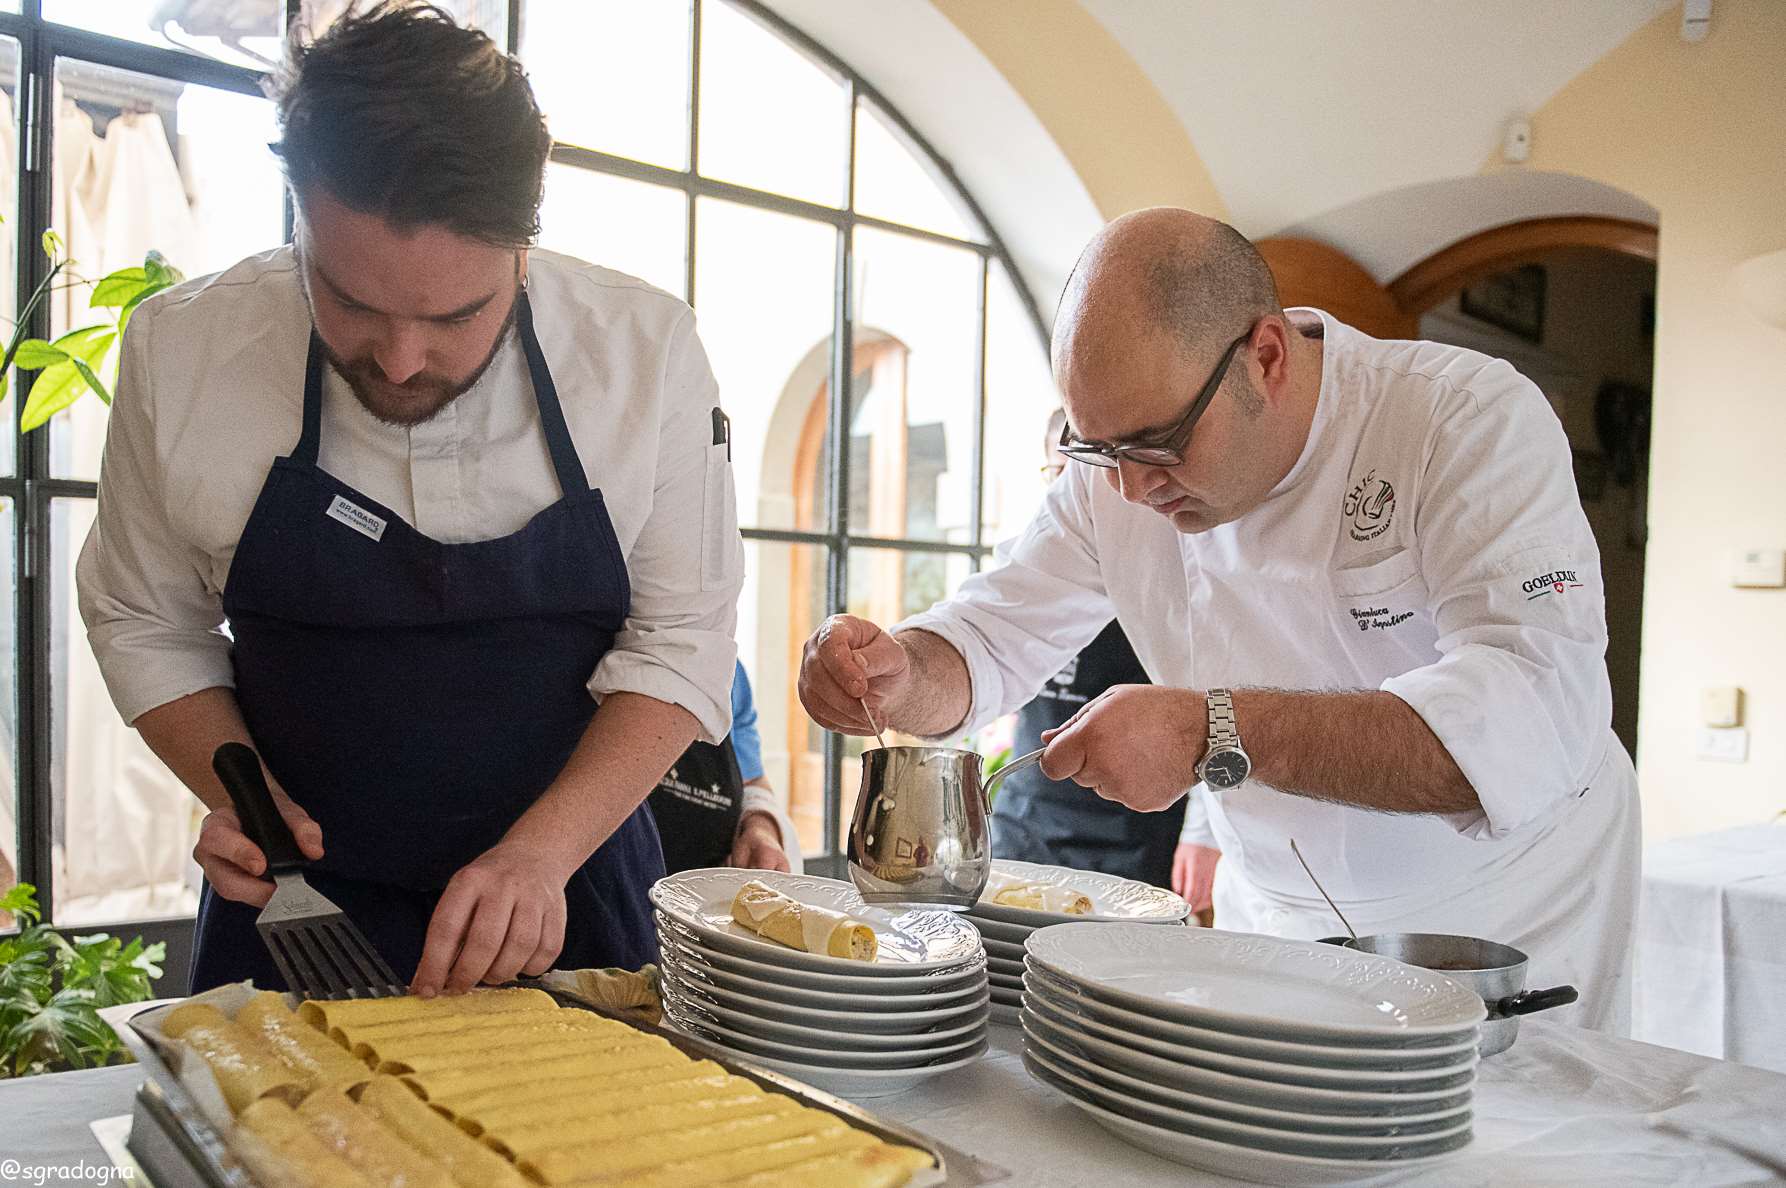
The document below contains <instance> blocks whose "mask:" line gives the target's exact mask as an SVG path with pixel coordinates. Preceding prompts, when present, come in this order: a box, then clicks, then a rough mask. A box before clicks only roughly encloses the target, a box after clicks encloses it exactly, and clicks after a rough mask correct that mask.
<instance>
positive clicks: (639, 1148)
mask: <svg viewBox="0 0 1786 1188" xmlns="http://www.w3.org/2000/svg"><path fill="white" fill-rule="evenodd" d="M779 1104H780V1108H779V1109H777V1110H775V1111H774V1112H766V1113H761V1114H751V1115H748V1116H746V1117H743V1118H728V1119H726V1120H725V1121H723V1122H714V1123H711V1124H709V1125H706V1126H697V1127H691V1128H689V1129H686V1130H666V1131H662V1132H660V1133H658V1134H651V1135H644V1136H642V1137H636V1138H623V1139H616V1140H613V1141H610V1142H600V1143H589V1144H587V1145H585V1146H580V1147H559V1148H557V1149H556V1150H552V1151H547V1152H546V1153H544V1154H542V1155H539V1156H537V1157H535V1158H532V1159H523V1160H522V1161H521V1170H522V1171H523V1172H526V1173H527V1174H529V1175H532V1176H534V1177H535V1178H536V1179H539V1180H541V1181H543V1182H544V1183H547V1184H565V1183H569V1182H571V1181H573V1180H582V1179H595V1178H598V1177H603V1176H620V1175H625V1174H627V1173H629V1172H636V1171H645V1170H647V1169H649V1168H653V1167H656V1166H657V1165H658V1164H660V1163H664V1162H666V1160H667V1158H675V1159H678V1160H688V1159H696V1158H699V1157H700V1156H702V1155H723V1154H727V1153H731V1152H735V1151H737V1150H739V1149H741V1148H746V1147H753V1146H759V1145H761V1144H764V1143H772V1142H774V1141H775V1140H776V1139H784V1138H797V1137H799V1136H800V1135H803V1134H814V1133H822V1132H826V1131H843V1130H847V1129H848V1127H847V1126H845V1125H844V1124H843V1123H842V1122H840V1121H838V1119H837V1118H835V1117H834V1116H832V1115H830V1114H827V1113H824V1112H822V1111H820V1110H809V1109H807V1108H806V1107H804V1106H801V1105H798V1104H796V1103H795V1102H794V1101H793V1100H792V1099H791V1098H783V1099H781V1103H779ZM758 1170H761V1169H760V1168H757V1167H752V1166H750V1165H749V1164H748V1163H744V1164H740V1165H739V1166H738V1167H737V1169H736V1170H735V1171H734V1170H730V1169H729V1168H722V1174H715V1175H712V1176H711V1178H712V1179H716V1180H725V1179H732V1178H735V1177H737V1176H741V1175H746V1174H748V1173H750V1172H754V1171H758ZM682 1182H683V1183H689V1182H690V1181H689V1180H686V1179H685V1180H684V1181H682Z"/></svg>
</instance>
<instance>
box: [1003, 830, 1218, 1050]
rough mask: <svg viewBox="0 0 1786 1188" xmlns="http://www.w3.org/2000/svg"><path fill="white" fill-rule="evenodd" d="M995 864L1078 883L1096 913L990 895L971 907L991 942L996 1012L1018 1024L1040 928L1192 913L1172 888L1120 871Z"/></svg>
mask: <svg viewBox="0 0 1786 1188" xmlns="http://www.w3.org/2000/svg"><path fill="white" fill-rule="evenodd" d="M992 869H993V870H994V871H995V872H997V873H999V874H1006V875H1010V876H1012V877H1013V878H1019V879H1024V880H1027V881H1029V882H1032V883H1046V884H1048V885H1050V886H1055V887H1072V888H1075V889H1076V890H1079V891H1083V892H1084V893H1085V894H1087V895H1089V896H1090V897H1091V904H1092V910H1091V912H1090V913H1089V914H1087V915H1083V916H1069V915H1066V914H1064V913H1061V912H1038V911H1032V910H1030V909H1028V908H1014V907H1006V906H1004V905H1003V904H997V903H993V902H991V901H990V900H987V899H982V900H981V901H980V902H979V903H977V904H975V905H974V906H973V907H972V908H970V909H968V912H967V918H968V920H969V922H970V923H972V924H973V926H974V927H975V928H977V929H979V931H980V936H981V938H982V939H983V940H984V941H985V942H986V958H987V970H988V975H987V976H988V979H989V980H990V981H991V983H992V1017H993V1019H995V1020H996V1021H998V1022H1000V1023H1009V1024H1012V1025H1013V1026H1015V1025H1016V1023H1017V1009H1018V1008H1019V1007H1020V1006H1022V1005H1023V942H1024V941H1026V940H1028V939H1029V934H1030V933H1032V932H1034V931H1035V930H1036V929H1038V928H1046V927H1048V926H1049V925H1051V924H1062V923H1066V922H1068V921H1077V922H1080V923H1112V922H1116V921H1124V922H1128V923H1135V924H1183V923H1184V922H1185V920H1186V918H1187V917H1188V916H1189V915H1190V914H1191V905H1190V904H1188V903H1186V902H1185V901H1184V900H1182V899H1180V898H1179V897H1178V896H1176V895H1174V894H1172V892H1170V891H1167V890H1164V889H1163V888H1160V887H1155V886H1152V885H1151V884H1148V883H1138V882H1136V881H1135V880H1133V879H1124V878H1119V877H1117V876H1116V875H1108V874H1099V873H1097V872H1096V871H1090V870H1074V869H1072V868H1071V867H1067V866H1044V865H1042V864H1041V863H1039V862H1016V861H1013V860H1012V859H1009V858H997V859H994V860H993V863H992Z"/></svg>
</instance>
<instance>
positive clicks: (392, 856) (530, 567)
mask: <svg viewBox="0 0 1786 1188" xmlns="http://www.w3.org/2000/svg"><path fill="white" fill-rule="evenodd" d="M517 301H518V303H519V304H518V308H517V310H516V322H515V324H516V331H517V333H518V334H519V336H520V340H521V345H522V349H523V351H524V353H525V354H526V357H527V368H528V372H529V375H530V377H531V379H532V383H533V395H534V400H535V402H536V403H537V405H538V408H539V417H540V425H541V428H542V430H543V432H544V434H545V439H546V444H547V447H548V450H549V452H550V454H551V460H552V466H553V470H554V471H555V473H556V475H557V479H558V485H559V488H560V491H561V498H560V499H559V500H558V502H556V503H554V504H552V505H551V506H550V507H547V508H546V509H545V510H544V511H541V512H540V513H539V514H538V515H536V516H534V517H533V519H531V520H530V521H528V523H527V524H526V526H525V527H523V528H522V529H521V530H520V531H518V532H515V533H513V534H511V535H508V536H502V537H497V538H495V539H493V540H483V541H474V542H469V543H463V544H443V543H441V542H439V541H436V540H434V539H432V538H430V537H428V536H425V535H423V534H422V533H421V532H419V531H417V530H416V529H414V528H412V527H410V525H408V524H407V523H405V522H404V521H403V519H402V518H401V517H399V516H398V515H397V514H396V513H394V512H392V511H391V510H390V509H388V508H386V507H384V506H382V505H381V504H379V503H377V502H376V501H374V500H372V499H370V498H368V497H367V496H365V495H363V494H361V493H360V492H359V491H357V490H355V489H354V488H352V487H350V486H348V485H347V484H346V483H343V482H342V481H340V480H339V479H337V478H335V477H334V476H333V475H331V474H329V473H328V472H327V471H325V470H323V469H322V468H321V467H320V466H318V465H317V454H318V449H319V446H320V443H321V437H322V409H323V383H322V380H323V369H324V367H325V365H326V363H325V357H324V354H323V351H322V347H321V343H320V342H319V341H318V340H317V339H316V337H315V335H314V334H312V336H311V340H310V354H309V359H308V362H307V364H306V368H305V376H304V427H303V434H302V436H301V437H300V438H299V440H298V444H297V447H296V448H295V449H293V451H292V452H291V454H290V455H289V456H288V457H283V458H279V459H276V460H275V461H274V463H273V466H272V469H271V470H270V471H269V472H268V474H267V479H266V483H265V485H264V486H263V487H262V488H261V492H260V497H259V499H258V500H257V501H256V503H255V506H254V511H253V513H252V514H251V515H250V516H249V519H248V523H247V526H246V527H245V528H244V529H243V531H242V537H241V540H240V541H239V542H238V544H237V546H236V555H235V560H234V562H233V563H232V564H231V566H230V574H229V580H228V582H227V583H226V584H225V587H224V591H223V610H224V614H225V616H226V617H227V618H228V621H229V625H230V631H231V634H232V635H233V637H234V640H235V647H234V650H233V653H232V655H233V661H234V667H235V679H236V699H237V701H238V702H239V703H240V704H241V707H242V716H243V718H244V720H245V721H246V722H247V724H248V733H249V736H250V737H251V738H252V739H253V741H254V745H255V746H256V748H258V749H259V751H260V753H261V756H262V758H263V759H264V760H265V761H266V765H267V768H268V770H269V771H271V772H272V773H273V776H274V778H275V779H277V780H278V781H279V783H280V785H281V786H282V787H283V788H284V789H285V791H286V792H287V793H288V794H289V795H290V796H291V798H292V799H293V800H294V801H295V802H296V803H297V804H299V805H301V806H302V807H303V808H304V810H305V811H306V812H308V813H309V814H310V815H311V816H312V817H314V818H315V819H316V821H317V823H318V824H320V825H321V826H322V835H323V847H324V850H325V851H326V852H325V854H324V856H323V858H322V859H321V860H320V861H319V862H317V863H314V864H313V865H312V866H311V867H310V868H309V871H308V872H307V873H308V874H309V877H310V879H311V882H312V883H313V884H314V885H315V886H316V888H317V889H318V890H319V891H321V892H322V893H323V894H324V895H327V896H328V897H329V898H330V899H333V900H334V901H335V902H336V903H337V904H339V905H340V906H341V908H342V909H343V910H344V911H346V913H347V914H348V916H350V917H351V918H352V919H353V920H354V922H355V923H356V924H358V925H359V926H360V927H361V929H363V930H364V931H365V932H366V934H367V936H368V937H369V938H370V940H371V941H372V943H373V945H374V946H376V947H377V948H378V950H379V951H380V952H381V953H383V954H384V956H385V958H386V960H388V961H389V962H390V963H391V967H392V968H393V969H394V970H395V971H396V972H397V973H398V975H399V976H401V977H403V978H405V979H408V978H409V977H411V976H413V974H414V971H415V967H416V965H417V963H418V962H419V960H420V958H421V952H422V942H423V939H424V937H425V935H426V932H427V927H428V921H429V918H430V917H431V915H432V913H433V910H434V905H435V903H436V902H437V901H438V899H439V897H440V892H441V890H442V888H444V887H445V885H446V883H447V880H449V879H450V878H452V876H453V875H454V873H455V872H457V871H458V870H459V869H460V868H461V867H463V866H464V865H466V864H467V863H469V862H470V861H471V860H472V859H474V858H476V857H477V856H478V855H479V854H481V853H483V852H484V851H485V850H487V849H489V848H490V847H491V846H493V845H495V844H496V843H497V842H498V841H500V840H501V839H502V837H503V835H504V833H505V832H506V831H507V830H508V828H509V827H510V826H511V825H513V824H514V822H515V821H516V820H517V819H518V818H519V817H520V816H521V814H522V813H523V812H525V811H526V810H527V808H528V807H529V806H530V805H532V804H533V803H534V801H535V800H536V799H538V798H539V796H540V794H541V793H542V792H544V791H545V790H546V788H547V787H548V786H549V785H550V784H551V783H552V781H553V780H554V779H556V778H557V776H558V774H559V772H560V771H561V770H562V769H563V768H564V766H565V763H566V762H567V761H568V760H569V758H570V756H571V752H572V751H573V750H574V749H575V747H576V746H577V743H578V742H579V740H580V739H581V738H582V736H583V732H584V729H585V728H586V727H587V726H588V725H589V721H590V718H591V717H593V716H594V714H595V709H596V703H595V701H594V699H593V698H592V697H591V696H590V694H589V691H588V687H587V685H588V681H589V678H590V675H591V674H592V673H593V672H594V671H595V666H596V664H597V662H598V661H600V660H601V658H602V657H603V656H604V655H605V654H606V653H607V651H608V649H609V648H610V647H612V646H613V642H614V637H615V634H616V633H617V632H618V631H619V630H620V627H621V624H622V623H623V622H624V620H625V618H626V614H627V610H628V608H629V606H630V604H631V600H632V590H631V587H630V585H629V584H628V581H627V574H626V562H625V559H624V558H623V557H622V556H621V552H620V543H619V541H618V540H617V539H616V537H615V535H614V526H613V523H612V522H611V521H610V520H609V518H608V512H607V508H606V506H605V504H604V503H603V501H602V495H601V492H600V491H599V490H597V489H593V488H591V487H590V486H589V482H588V479H587V477H586V475H585V471H584V469H583V464H582V462H581V460H580V459H579V458H578V455H577V450H576V447H575V445H573V444H572V441H571V436H570V431H569V429H568V427H567V426H566V424H565V419H564V411H563V409H562V407H561V406H560V404H559V401H558V392H557V389H556V387H555V386H554V385H553V382H552V376H551V373H550V371H549V370H548V369H547V367H546V361H545V357H544V355H543V354H542V353H541V351H540V346H539V340H538V338H537V337H536V336H535V334H534V329H533V316H532V311H531V309H530V308H529V306H528V303H527V297H526V294H525V293H522V294H521V295H520V296H519V297H518V298H517ZM662 874H663V858H662V855H661V853H660V851H659V849H658V843H657V831H656V829H655V827H654V826H653V825H652V822H651V817H650V814H649V813H648V812H647V811H646V809H645V808H644V806H643V805H641V806H640V807H639V808H637V809H636V810H634V812H633V813H632V814H631V815H630V816H629V817H628V818H627V819H626V820H625V821H624V822H623V823H622V824H621V825H620V827H619V828H618V829H617V830H615V832H614V833H613V835H612V836H611V837H609V838H608V840H607V841H606V842H604V843H603V844H602V845H601V847H600V848H599V849H597V850H596V852H595V854H594V855H593V856H592V857H590V859H589V860H588V861H587V862H585V863H584V864H583V866H582V868H581V869H579V870H578V871H577V872H576V873H575V874H574V875H573V876H572V877H571V880H570V882H569V883H568V884H567V885H566V887H565V901H566V908H567V924H566V928H565V940H564V948H563V951H562V952H561V953H560V955H559V958H558V961H557V963H556V964H557V965H559V966H560V967H562V968H579V967H584V966H610V965H613V966H625V967H627V968H637V967H638V966H640V965H643V964H644V963H645V962H648V961H655V960H657V935H656V930H655V928H654V927H653V925H652V922H651V909H650V904H649V902H648V901H647V899H646V892H647V890H648V889H649V888H650V886H651V884H652V882H653V881H654V880H656V879H657V878H658V877H659V876H661V875H662ZM257 914H258V911H257V909H255V908H252V907H250V906H248V905H247V904H243V903H237V902H234V901H231V900H226V899H223V898H222V897H221V896H219V895H217V894H216V893H215V892H214V891H213V890H212V888H211V887H210V885H209V884H207V885H206V886H205V888H204V893H203V896H202V898H201V900H200V904H199V916H198V929H197V936H196V940H195V951H194V954H193V969H192V989H193V990H194V991H195V992H196V991H199V990H203V989H206V988H207V987H210V986H215V985H218V984H219V983H223V982H229V981H236V980H239V979H242V978H250V977H251V978H253V979H254V981H255V983H256V985H259V986H262V987H270V988H282V987H283V986H284V982H283V979H281V978H280V977H279V974H278V971H277V970H276V969H275V968H274V967H273V964H272V961H271V960H270V959H269V957H268V956H267V952H266V949H265V947H264V946H263V945H262V944H261V941H260V938H259V936H258V935H257V934H256V932H255V928H254V920H255V916H256V915H257Z"/></svg>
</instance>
